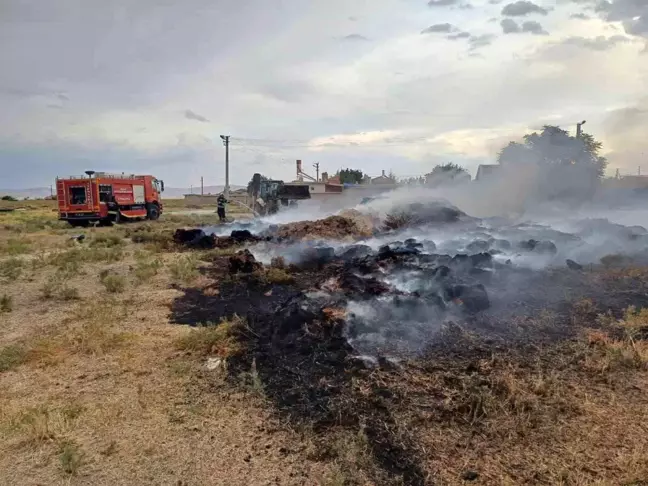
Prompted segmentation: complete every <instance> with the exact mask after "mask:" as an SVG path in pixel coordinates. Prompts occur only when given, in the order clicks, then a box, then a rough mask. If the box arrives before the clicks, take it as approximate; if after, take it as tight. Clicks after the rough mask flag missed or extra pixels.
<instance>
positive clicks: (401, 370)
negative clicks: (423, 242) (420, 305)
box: [172, 252, 648, 485]
mask: <svg viewBox="0 0 648 486" xmlns="http://www.w3.org/2000/svg"><path fill="white" fill-rule="evenodd" d="M429 259H430V258H429V256H425V258H423V257H421V256H419V255H418V254H416V252H411V253H404V254H393V252H392V253H390V254H383V256H382V257H375V256H374V257H371V256H369V257H367V256H364V257H362V258H360V259H354V260H352V261H346V262H345V261H339V260H335V261H332V262H329V261H327V262H326V263H322V264H318V265H303V266H301V267H295V266H294V265H293V266H290V267H289V268H288V272H289V274H290V275H291V277H292V279H286V280H285V281H283V282H282V283H276V282H274V281H272V279H270V280H269V279H267V278H264V270H263V267H262V266H261V265H257V264H256V263H255V262H254V261H253V259H250V257H249V254H247V253H245V252H240V253H239V254H237V255H234V256H232V257H226V256H223V257H219V256H216V257H215V258H214V259H213V265H212V266H210V267H208V268H203V269H202V270H201V271H203V272H205V273H207V274H208V276H209V277H210V278H212V279H213V280H214V281H215V282H217V283H216V284H215V285H214V286H213V287H208V288H202V289H196V288H187V289H184V295H183V296H182V297H180V298H178V299H176V301H175V302H174V304H173V307H172V321H173V322H177V323H181V324H189V325H197V324H201V323H207V322H211V323H214V322H219V321H220V320H221V319H228V318H231V317H232V316H234V315H237V316H239V317H242V318H244V319H245V322H246V326H247V328H246V331H245V332H243V333H242V334H241V336H242V337H241V339H242V340H244V341H245V342H244V343H243V344H244V349H245V353H243V354H241V355H239V356H234V357H231V358H230V359H229V361H228V374H229V377H230V381H231V384H232V386H238V385H239V384H240V376H242V375H247V374H249V371H250V370H251V369H254V370H255V373H256V375H257V377H258V380H259V381H260V384H261V388H262V391H263V396H264V397H265V399H266V400H267V402H268V403H269V404H270V405H271V406H272V407H273V408H274V410H275V411H276V412H277V414H278V415H279V417H281V418H282V419H283V420H285V421H286V422H287V423H288V424H290V426H291V427H295V426H296V427H299V428H301V429H303V430H304V431H312V432H314V433H315V434H316V437H318V439H319V441H318V443H319V444H320V445H321V444H324V443H325V442H326V441H327V439H329V438H332V437H333V436H334V435H335V434H337V433H339V431H340V430H343V431H347V432H349V433H351V434H353V435H357V434H362V436H363V437H365V438H366V444H367V449H368V453H369V457H370V459H371V464H372V465H371V467H369V468H366V470H364V473H365V474H366V475H368V476H369V478H370V480H372V481H374V482H375V483H376V484H387V485H389V484H407V485H425V484H435V482H436V481H435V476H436V472H437V471H436V470H435V468H436V467H438V465H436V466H434V467H430V466H429V462H430V459H429V455H430V452H429V451H428V450H426V448H425V447H424V446H423V445H422V444H423V442H424V441H423V440H422V438H421V436H420V433H419V429H421V428H423V429H425V428H429V427H431V426H435V427H438V428H439V429H440V430H442V429H443V428H444V427H453V428H454V430H456V431H458V432H457V433H459V434H460V435H461V437H463V440H465V441H466V443H465V444H464V446H465V447H468V446H469V445H470V444H471V443H472V441H473V437H475V436H476V435H478V436H480V437H482V438H486V439H488V440H499V439H502V440H503V437H504V436H503V434H505V433H509V431H507V430H502V428H501V427H499V428H498V427H494V426H493V424H494V423H496V422H497V421H498V420H502V421H503V422H502V423H506V424H507V426H510V427H513V428H514V429H515V430H516V432H515V433H516V434H518V435H519V436H520V438H519V440H520V441H523V440H532V439H533V440H551V438H550V437H545V436H543V435H542V434H543V433H546V429H547V425H548V424H551V423H552V421H555V420H556V418H557V417H558V416H559V417H561V419H562V420H565V419H567V418H569V417H572V416H577V415H578V414H579V413H581V410H580V409H579V407H578V406H577V405H575V404H574V403H571V402H569V400H568V399H567V398H566V397H565V396H564V395H563V393H562V392H564V390H563V389H562V388H561V387H562V386H563V384H562V382H563V381H564V380H566V379H567V378H565V377H566V376H570V377H573V379H574V380H575V381H577V382H581V383H585V382H588V381H590V382H591V381H594V382H596V381H600V377H599V376H593V375H592V374H591V373H589V374H588V372H587V371H585V370H584V368H583V363H584V361H585V360H586V357H587V353H588V350H587V346H586V345H584V344H583V342H582V341H581V340H579V336H580V334H581V333H582V330H583V329H584V328H596V327H597V326H603V325H604V324H602V323H601V321H600V320H597V316H598V315H600V314H601V313H605V312H610V313H611V314H612V315H615V316H621V315H622V312H623V309H624V308H626V307H628V306H629V305H636V306H639V307H643V306H648V294H647V292H646V290H648V289H647V288H646V283H645V282H646V279H645V278H644V277H645V275H643V274H637V273H636V272H629V273H623V272H617V273H616V274H614V275H610V274H609V273H607V272H605V271H603V270H600V271H599V269H594V270H591V271H588V272H574V271H571V270H569V269H560V270H546V271H533V272H532V271H518V270H517V269H514V268H510V267H502V268H499V269H498V271H497V272H494V273H486V274H483V273H482V272H473V273H472V274H471V278H473V277H474V278H475V279H476V280H471V285H472V284H475V282H482V281H483V282H484V283H485V285H486V288H487V289H488V295H489V296H490V306H489V308H488V309H487V310H483V309H481V308H480V309H479V311H478V312H464V313H463V314H460V313H457V312H454V311H453V313H450V314H449V315H450V316H451V317H452V319H449V320H446V322H445V323H444V324H443V325H442V326H441V327H440V329H439V330H438V332H436V333H435V334H434V335H433V336H432V337H431V339H430V341H429V342H427V343H424V346H422V347H421V349H420V350H419V351H418V352H417V353H416V355H409V356H404V357H402V359H401V360H395V359H391V358H390V357H386V356H381V355H380V353H377V354H376V355H375V356H369V357H365V356H359V353H358V350H357V349H354V347H353V346H352V345H351V344H350V343H349V340H348V328H347V326H348V316H347V314H346V313H345V311H344V310H343V309H344V307H345V305H346V303H347V302H348V301H349V300H351V299H353V300H363V299H365V300H368V301H371V300H372V299H373V298H375V297H376V296H377V295H383V294H385V293H387V292H388V290H387V288H385V286H384V285H383V284H382V283H381V282H380V281H378V280H376V279H375V277H374V275H375V271H376V270H377V269H382V270H383V271H389V272H392V271H396V272H398V271H400V270H401V269H403V268H408V269H411V268H415V269H420V267H421V261H423V262H425V261H426V260H429ZM438 268H439V267H438V266H437V267H435V268H434V271H433V273H430V278H438V277H437V275H439V274H442V275H444V276H445V275H447V274H449V273H451V272H445V271H442V272H439V271H438V270H437V269H438ZM448 268H450V267H448ZM455 270H456V269H455ZM475 275H476V276H475ZM444 278H445V277H444ZM481 279H484V280H481ZM332 280H334V281H335V283H334V285H337V286H338V288H336V289H335V291H331V290H330V289H328V290H327V291H322V289H327V288H328V287H327V286H329V287H330V285H332V284H331V281H332ZM521 283H523V285H522V287H521V286H520V285H521ZM475 285H476V284H475ZM513 289H514V290H513ZM390 292H391V293H392V294H398V292H395V291H393V290H391V291H390ZM409 297H411V296H409ZM414 297H417V298H419V299H425V298H427V297H426V296H425V295H421V294H417V295H415V296H414ZM450 297H451V298H452V297H453V296H450ZM586 298H588V299H591V300H583V299H586ZM458 299H459V300H461V299H460V298H458ZM461 305H463V304H461ZM455 311H456V309H455ZM464 311H465V309H464ZM556 373H562V376H563V377H562V378H561V379H559V380H556V381H555V382H551V383H550V382H547V383H544V382H543V383H539V382H538V380H536V379H535V378H534V379H533V380H532V379H531V378H529V377H533V376H552V375H554V374H556ZM541 430H544V431H545V432H542V433H541V432H540V431H541ZM507 440H508V439H507ZM518 446H520V447H523V446H522V445H521V443H518ZM318 454H319V457H320V458H321V459H322V460H333V461H335V460H337V457H338V456H337V454H338V452H336V451H335V450H334V448H332V447H327V446H324V445H321V447H320V451H319V453H318ZM433 462H434V461H433ZM458 474H459V476H461V477H477V476H478V475H479V473H478V472H475V471H470V470H467V471H459V472H458ZM475 475H477V476H475ZM517 477H518V479H520V480H532V479H533V478H525V477H523V476H517ZM536 479H537V478H536ZM553 479H555V478H550V479H547V480H546V481H545V482H548V483H551V481H552V480H553ZM359 483H361V481H360V480H357V479H355V478H354V477H352V476H350V477H348V478H346V480H345V484H359Z"/></svg>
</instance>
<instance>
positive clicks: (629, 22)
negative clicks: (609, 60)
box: [595, 0, 648, 37]
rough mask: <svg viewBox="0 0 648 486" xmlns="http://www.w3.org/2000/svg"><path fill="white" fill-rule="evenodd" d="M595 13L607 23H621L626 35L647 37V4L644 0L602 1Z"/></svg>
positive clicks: (596, 7) (597, 5)
mask: <svg viewBox="0 0 648 486" xmlns="http://www.w3.org/2000/svg"><path fill="white" fill-rule="evenodd" d="M595 10H596V12H597V13H598V14H599V15H600V16H601V17H602V18H603V19H605V20H607V21H608V22H621V24H622V25H623V28H624V30H625V32H626V33H627V34H630V35H635V36H638V37H648V3H647V2H646V0H615V1H614V2H609V1H607V0H602V1H601V2H600V3H597V4H596V6H595Z"/></svg>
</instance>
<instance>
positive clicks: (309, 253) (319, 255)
mask: <svg viewBox="0 0 648 486" xmlns="http://www.w3.org/2000/svg"><path fill="white" fill-rule="evenodd" d="M334 259H335V249H333V248H331V247H330V246H315V247H311V248H306V249H305V250H304V251H303V253H302V255H301V261H300V263H299V266H300V267H303V268H321V267H323V266H324V265H326V264H327V263H330V262H332V261H333V260H334Z"/></svg>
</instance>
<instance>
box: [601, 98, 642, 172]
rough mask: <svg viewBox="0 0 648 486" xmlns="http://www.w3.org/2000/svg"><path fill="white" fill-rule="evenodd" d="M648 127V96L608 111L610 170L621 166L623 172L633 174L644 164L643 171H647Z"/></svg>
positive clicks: (605, 128) (606, 137)
mask: <svg viewBox="0 0 648 486" xmlns="http://www.w3.org/2000/svg"><path fill="white" fill-rule="evenodd" d="M647 126H648V98H644V99H642V100H639V101H637V102H636V103H635V104H631V105H629V106H625V107H623V108H618V109H616V110H612V111H611V112H609V113H608V115H607V117H606V118H605V120H604V121H603V124H602V127H603V132H604V137H605V142H606V146H605V148H607V149H608V150H609V153H607V154H606V156H607V158H608V160H609V162H610V166H611V167H610V168H611V169H615V168H617V167H622V168H624V171H623V172H625V173H628V172H630V171H632V172H631V173H634V171H635V170H636V168H637V166H643V167H642V169H643V170H642V173H643V172H645V171H646V170H648V167H646V154H648V142H647V141H646V136H645V130H646V127H647ZM623 172H622V173H623Z"/></svg>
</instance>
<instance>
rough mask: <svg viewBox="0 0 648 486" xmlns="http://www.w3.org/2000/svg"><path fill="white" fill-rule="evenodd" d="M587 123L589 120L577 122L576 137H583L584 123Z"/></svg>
mask: <svg viewBox="0 0 648 486" xmlns="http://www.w3.org/2000/svg"><path fill="white" fill-rule="evenodd" d="M585 123H587V121H586V120H583V121H582V122H580V123H577V124H576V138H578V139H580V138H581V135H582V134H583V125H585Z"/></svg>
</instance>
